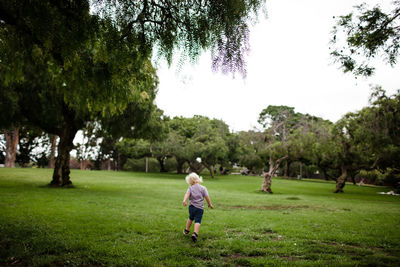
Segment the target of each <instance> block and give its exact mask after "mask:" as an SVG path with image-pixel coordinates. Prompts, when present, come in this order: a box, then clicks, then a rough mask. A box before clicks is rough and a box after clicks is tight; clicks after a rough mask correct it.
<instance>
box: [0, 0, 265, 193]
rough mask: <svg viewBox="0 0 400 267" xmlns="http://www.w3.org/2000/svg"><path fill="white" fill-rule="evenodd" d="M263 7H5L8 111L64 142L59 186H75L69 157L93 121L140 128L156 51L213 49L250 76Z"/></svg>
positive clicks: (221, 62)
mask: <svg viewBox="0 0 400 267" xmlns="http://www.w3.org/2000/svg"><path fill="white" fill-rule="evenodd" d="M263 2H264V1H255V0H252V1H245V0H241V1H228V2H220V1H196V2H192V1H173V2H171V1H158V2H155V1H147V0H146V1H139V2H137V3H135V4H132V2H131V1H128V0H125V1H113V0H112V1H111V0H105V1H95V2H94V6H92V10H93V12H94V13H95V14H91V13H90V12H89V10H90V6H89V1H79V0H75V1H67V2H54V1H15V0H14V1H6V2H4V1H3V2H1V3H0V20H1V24H0V39H1V40H2V42H1V43H0V58H1V62H0V79H1V81H2V84H4V85H5V86H2V87H1V88H0V90H1V94H2V95H7V99H6V100H7V101H5V102H8V103H9V105H8V106H9V107H8V110H9V111H8V113H12V112H13V113H18V112H19V113H20V114H23V116H24V117H25V119H27V120H28V121H29V122H31V123H32V124H35V125H36V126H39V127H40V128H42V129H43V130H45V131H46V132H47V133H50V134H56V135H58V136H59V138H60V141H59V145H58V156H57V159H56V163H55V168H54V173H53V180H52V182H51V184H52V185H53V186H68V185H70V184H71V181H70V177H69V173H70V171H69V165H68V164H69V152H70V151H71V149H72V148H73V144H72V140H73V139H74V136H75V133H76V132H77V130H78V129H80V128H81V127H82V126H83V125H84V123H85V122H86V121H89V120H95V119H99V118H104V117H106V118H107V119H108V120H110V119H112V118H113V117H115V116H121V114H125V115H123V116H122V117H124V118H127V117H128V116H131V117H135V118H136V119H135V120H132V121H133V122H137V123H136V124H129V123H126V127H128V128H130V129H134V130H135V131H136V132H139V130H140V128H141V126H142V125H141V124H140V123H139V122H140V121H146V117H145V116H143V114H148V112H146V109H148V108H149V104H152V102H153V100H154V96H155V88H156V84H157V81H156V77H155V70H154V69H153V67H152V65H151V63H150V61H149V59H150V58H151V53H152V51H153V48H155V47H157V52H158V53H159V55H163V56H165V57H166V58H167V60H168V62H171V61H172V55H173V53H174V51H176V48H181V49H183V51H184V52H185V53H184V54H186V55H188V56H189V57H190V59H192V60H194V59H195V58H196V57H197V56H198V55H199V54H200V52H201V51H202V49H207V48H211V50H212V51H213V55H214V60H213V66H214V67H221V68H222V70H223V71H225V70H226V71H227V70H230V71H236V70H238V71H241V72H242V73H243V74H244V73H245V64H244V61H243V56H244V54H245V52H246V50H247V48H248V45H247V41H248V28H249V27H248V21H249V20H251V18H253V17H254V18H255V17H256V16H257V10H258V9H259V8H260V7H261V6H262V4H263ZM253 15H254V16H253ZM60 33H62V34H60ZM128 119H129V118H128ZM141 119H143V120H141ZM2 123H4V121H1V122H0V126H1V124H2Z"/></svg>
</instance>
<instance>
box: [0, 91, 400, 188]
mask: <svg viewBox="0 0 400 267" xmlns="http://www.w3.org/2000/svg"><path fill="white" fill-rule="evenodd" d="M150 122H151V123H150V124H149V127H148V128H147V135H146V136H145V137H141V138H135V137H132V136H129V135H125V136H124V135H123V134H122V133H123V131H118V132H119V133H120V134H116V133H113V132H112V131H109V130H107V129H110V127H107V128H105V127H103V126H102V124H101V123H100V122H98V121H92V122H88V123H86V124H85V125H84V127H83V128H82V129H81V136H82V142H81V143H77V144H76V145H75V147H74V150H75V152H76V154H75V155H76V157H75V158H74V159H72V161H71V164H72V165H74V166H75V168H80V169H88V168H89V169H108V170H132V171H146V166H147V170H148V171H160V172H175V173H184V172H186V171H195V172H197V173H200V172H202V171H203V170H207V171H208V172H209V173H210V175H211V177H213V178H214V177H215V175H216V174H217V173H220V170H232V169H233V167H234V166H238V168H239V169H237V170H236V172H238V171H240V170H241V169H243V168H246V169H247V173H250V174H257V175H260V174H261V175H262V176H263V182H262V187H261V190H262V191H264V192H269V193H272V189H271V181H272V179H271V178H272V177H273V176H275V175H279V176H283V177H288V178H290V177H292V178H300V177H311V178H312V177H314V178H323V179H333V180H336V188H335V192H343V187H344V185H345V182H346V181H348V180H349V181H352V182H353V183H356V179H360V178H361V177H362V178H364V179H365V180H366V182H369V183H374V184H387V185H396V184H397V183H398V182H400V161H399V160H398V159H399V158H400V134H399V133H400V94H399V93H397V94H395V95H393V96H387V95H386V93H385V91H384V90H383V89H382V88H381V87H379V86H377V87H375V88H373V92H372V94H371V97H370V104H369V106H367V107H365V108H363V109H361V110H360V111H358V112H353V113H347V114H346V115H344V116H343V117H342V118H341V119H340V120H338V121H337V122H336V123H332V122H330V121H328V120H324V119H322V118H319V117H316V116H312V115H309V114H302V113H298V112H295V110H294V108H293V107H287V106H268V107H267V108H265V109H264V110H262V112H261V113H260V115H259V118H258V122H259V123H260V126H261V129H253V130H249V131H240V132H232V131H231V130H230V129H229V126H228V125H227V124H226V123H225V122H223V121H222V120H218V119H210V118H208V117H204V116H194V117H192V118H184V117H174V118H169V117H168V116H165V115H164V114H163V112H162V111H161V110H158V109H157V110H156V111H155V112H153V119H152V120H151V121H150ZM119 124H123V122H122V121H120V122H119ZM18 129H19V131H18V134H17V137H15V138H16V140H18V141H17V143H18V148H19V150H18V153H16V151H15V152H13V153H15V155H14V156H7V155H8V154H9V153H11V152H8V151H9V150H7V148H8V147H10V146H12V145H13V144H14V143H13V141H10V140H13V138H12V136H11V135H12V134H11V133H10V132H9V131H5V132H4V136H5V138H3V139H2V142H1V143H2V144H1V147H2V150H3V152H2V153H1V154H2V159H1V160H3V161H5V162H6V166H11V165H10V164H9V163H7V160H6V159H7V158H15V162H17V163H18V164H19V166H22V167H24V166H27V165H28V164H30V163H31V162H34V163H35V164H36V165H37V166H39V167H46V166H50V162H51V161H52V158H53V161H54V151H55V148H54V146H55V144H56V143H55V142H54V140H55V138H56V137H54V136H51V135H48V134H45V133H44V132H42V131H40V130H38V129H36V128H29V127H25V126H24V127H20V128H18ZM119 130H121V129H119ZM14 135H15V134H14ZM52 140H53V142H52ZM14 142H15V141H14ZM146 163H147V164H146ZM7 164H8V165H7ZM72 165H71V166H72ZM240 168H241V169H240ZM247 173H246V174H247Z"/></svg>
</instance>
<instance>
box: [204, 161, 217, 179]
mask: <svg viewBox="0 0 400 267" xmlns="http://www.w3.org/2000/svg"><path fill="white" fill-rule="evenodd" d="M203 165H204V166H205V167H206V168H207V170H208V171H209V172H210V175H211V177H212V178H215V173H214V166H213V165H208V164H206V163H203Z"/></svg>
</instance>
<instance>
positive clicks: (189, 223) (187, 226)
mask: <svg viewBox="0 0 400 267" xmlns="http://www.w3.org/2000/svg"><path fill="white" fill-rule="evenodd" d="M192 222H193V221H191V220H190V219H188V220H187V222H186V230H188V231H189V230H190V226H192Z"/></svg>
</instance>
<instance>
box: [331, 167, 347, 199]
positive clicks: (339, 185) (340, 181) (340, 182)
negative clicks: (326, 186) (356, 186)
mask: <svg viewBox="0 0 400 267" xmlns="http://www.w3.org/2000/svg"><path fill="white" fill-rule="evenodd" d="M341 170H342V174H341V175H340V176H339V177H338V178H337V179H336V189H335V191H334V193H343V187H344V186H345V185H346V180H347V167H346V166H342V167H341Z"/></svg>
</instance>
